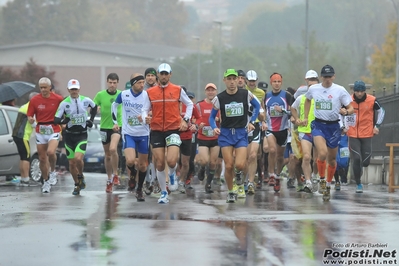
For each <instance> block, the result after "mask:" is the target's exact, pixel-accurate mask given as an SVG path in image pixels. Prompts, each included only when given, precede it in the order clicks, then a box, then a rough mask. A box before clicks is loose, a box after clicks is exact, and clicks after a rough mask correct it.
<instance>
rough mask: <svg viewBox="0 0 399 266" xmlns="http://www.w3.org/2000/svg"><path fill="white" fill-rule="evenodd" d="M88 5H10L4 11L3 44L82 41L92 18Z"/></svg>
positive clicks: (41, 0)
mask: <svg viewBox="0 0 399 266" xmlns="http://www.w3.org/2000/svg"><path fill="white" fill-rule="evenodd" d="M88 1H89V0H68V1H66V0H59V1H49V0H30V1H29V2H28V1H25V0H14V1H10V2H8V3H7V5H6V6H4V7H3V9H2V13H3V23H2V24H3V25H2V26H3V30H2V33H3V36H2V42H3V43H5V44H15V43H24V42H34V41H56V40H58V41H64V40H67V41H76V40H80V39H81V37H82V36H83V34H84V31H85V29H86V28H87V26H86V25H88V21H89V20H88V19H89V17H90V5H89V2H88Z"/></svg>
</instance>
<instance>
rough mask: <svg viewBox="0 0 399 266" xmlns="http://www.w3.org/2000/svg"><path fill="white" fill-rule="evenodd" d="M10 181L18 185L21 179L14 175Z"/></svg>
mask: <svg viewBox="0 0 399 266" xmlns="http://www.w3.org/2000/svg"><path fill="white" fill-rule="evenodd" d="M10 182H11V184H13V185H16V186H18V185H20V184H21V180H20V179H19V178H16V177H13V178H12V179H11V181H10Z"/></svg>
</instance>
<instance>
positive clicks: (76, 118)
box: [70, 114, 86, 126]
mask: <svg viewBox="0 0 399 266" xmlns="http://www.w3.org/2000/svg"><path fill="white" fill-rule="evenodd" d="M70 118H71V121H70V122H71V124H72V126H75V125H84V124H86V115H85V114H73V115H71V116H70Z"/></svg>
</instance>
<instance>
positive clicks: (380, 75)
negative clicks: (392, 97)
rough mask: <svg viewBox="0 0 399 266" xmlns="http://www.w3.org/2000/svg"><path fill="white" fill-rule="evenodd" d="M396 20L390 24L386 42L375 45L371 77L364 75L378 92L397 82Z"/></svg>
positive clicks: (370, 66) (370, 68)
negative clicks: (379, 45)
mask: <svg viewBox="0 0 399 266" xmlns="http://www.w3.org/2000/svg"><path fill="white" fill-rule="evenodd" d="M396 27H397V24H396V22H392V23H390V24H389V26H388V33H387V35H386V36H385V42H384V43H383V44H382V45H381V48H379V47H378V46H375V47H374V54H372V55H371V62H370V64H369V65H368V70H369V71H370V76H369V77H363V78H364V80H365V81H366V82H367V83H371V84H373V88H374V89H375V91H376V92H380V91H382V88H383V87H386V88H391V87H392V84H394V83H395V79H396V76H395V72H396V67H395V64H396V36H397V34H396V32H397V31H396Z"/></svg>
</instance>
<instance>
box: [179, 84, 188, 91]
mask: <svg viewBox="0 0 399 266" xmlns="http://www.w3.org/2000/svg"><path fill="white" fill-rule="evenodd" d="M180 88H182V89H183V90H184V92H185V93H187V88H186V87H185V86H184V85H180Z"/></svg>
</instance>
